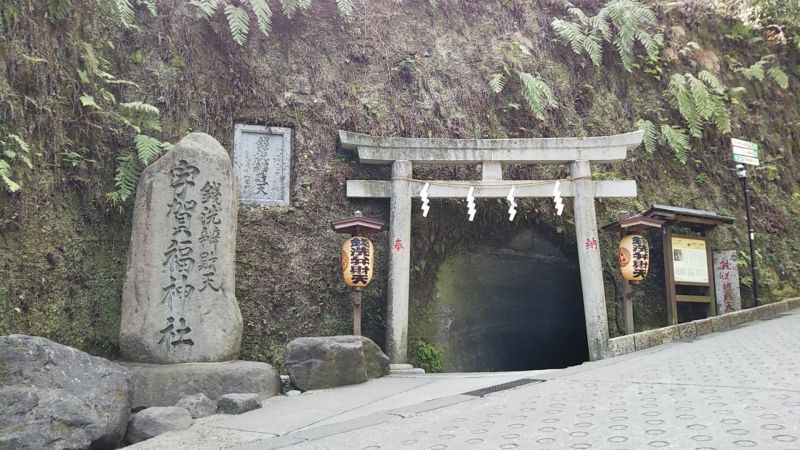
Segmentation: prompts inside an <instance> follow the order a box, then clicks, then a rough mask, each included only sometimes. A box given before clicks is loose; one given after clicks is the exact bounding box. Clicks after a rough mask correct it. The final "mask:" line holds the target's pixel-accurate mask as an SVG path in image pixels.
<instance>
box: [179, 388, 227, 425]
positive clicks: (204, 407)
mask: <svg viewBox="0 0 800 450" xmlns="http://www.w3.org/2000/svg"><path fill="white" fill-rule="evenodd" d="M175 406H177V407H179V408H185V409H186V410H187V411H189V414H190V415H191V416H192V419H199V418H201V417H206V416H210V415H212V414H216V412H217V402H215V401H214V400H211V399H210V398H208V397H207V396H206V395H205V394H202V393H200V394H194V395H187V396H186V397H183V398H182V399H180V400H178V403H176V404H175Z"/></svg>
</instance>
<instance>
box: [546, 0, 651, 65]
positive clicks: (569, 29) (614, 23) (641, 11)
mask: <svg viewBox="0 0 800 450" xmlns="http://www.w3.org/2000/svg"><path fill="white" fill-rule="evenodd" d="M565 6H566V8H567V11H568V12H569V13H570V15H572V16H573V17H574V18H575V20H576V21H575V22H570V21H567V20H563V19H555V20H553V22H552V26H553V30H554V31H555V32H556V35H557V36H558V37H559V38H560V39H562V40H563V41H565V42H566V43H568V44H569V45H570V47H572V51H573V52H575V54H577V55H580V54H583V53H585V54H586V55H587V56H588V57H589V58H590V59H591V60H592V63H593V64H594V65H595V66H596V67H600V65H601V64H602V62H603V42H607V43H609V44H611V45H613V46H614V47H615V48H616V49H617V52H618V53H619V57H620V60H621V61H622V67H624V68H625V70H626V71H628V72H632V71H633V69H634V65H635V59H634V47H635V45H636V43H637V42H639V43H640V44H641V45H642V46H643V47H644V49H645V51H646V52H647V56H648V57H649V58H655V57H656V56H657V55H658V52H659V50H660V49H661V47H662V46H663V44H664V36H663V35H662V34H661V33H653V32H651V31H648V30H652V29H654V28H655V27H656V25H657V24H658V20H657V19H656V15H655V13H653V10H652V9H650V7H648V6H646V5H643V4H641V3H639V2H637V1H635V0H610V1H609V2H607V3H606V4H605V6H603V7H602V8H601V9H600V11H598V12H597V14H596V15H594V16H591V17H589V16H587V15H586V14H585V13H584V12H583V10H582V9H580V8H577V7H575V6H574V5H573V4H572V3H570V2H565Z"/></svg>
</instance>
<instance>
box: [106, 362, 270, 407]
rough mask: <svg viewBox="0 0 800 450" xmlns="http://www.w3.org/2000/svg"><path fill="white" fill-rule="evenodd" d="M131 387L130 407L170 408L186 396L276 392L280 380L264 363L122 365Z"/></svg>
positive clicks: (217, 397)
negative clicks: (125, 369)
mask: <svg viewBox="0 0 800 450" xmlns="http://www.w3.org/2000/svg"><path fill="white" fill-rule="evenodd" d="M121 365H122V366H124V367H125V368H127V369H128V371H129V373H130V377H131V382H132V384H133V407H134V408H136V407H142V406H144V407H149V406H172V405H174V404H175V403H177V401H178V400H180V399H181V398H182V397H184V396H186V395H193V394H199V393H203V394H205V395H207V396H208V397H209V398H210V399H212V400H218V399H219V398H220V397H222V396H223V395H225V394H241V393H252V394H261V395H262V396H273V395H276V394H278V393H280V378H279V376H278V373H277V372H276V371H275V369H274V368H273V367H272V366H271V365H269V364H266V363H261V362H254V361H227V362H221V363H185V364H143V363H131V362H122V363H121Z"/></svg>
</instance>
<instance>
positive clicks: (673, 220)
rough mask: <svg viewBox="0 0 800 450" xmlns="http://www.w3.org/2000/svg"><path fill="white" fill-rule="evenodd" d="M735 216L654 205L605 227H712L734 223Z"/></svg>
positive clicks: (622, 228) (627, 228) (607, 228)
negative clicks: (678, 225)
mask: <svg viewBox="0 0 800 450" xmlns="http://www.w3.org/2000/svg"><path fill="white" fill-rule="evenodd" d="M733 222H734V219H733V217H727V216H720V215H719V214H717V213H715V212H714V211H702V210H699V209H689V208H679V207H676V206H665V205H653V206H651V207H650V209H648V210H647V211H644V212H640V213H638V214H635V215H633V216H631V217H628V218H625V219H620V220H619V221H617V222H613V223H610V224H608V225H605V226H604V227H603V229H604V230H607V231H623V230H624V231H643V230H646V229H653V228H662V227H663V225H665V224H666V225H668V226H672V225H676V224H682V225H686V226H689V227H692V228H695V229H711V228H715V227H717V226H719V225H725V224H730V223H733Z"/></svg>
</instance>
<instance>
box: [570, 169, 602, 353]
mask: <svg viewBox="0 0 800 450" xmlns="http://www.w3.org/2000/svg"><path fill="white" fill-rule="evenodd" d="M569 171H570V176H571V177H572V178H573V180H574V181H573V183H574V185H575V202H574V210H575V236H576V239H577V241H578V263H579V265H580V270H581V288H582V290H583V315H584V317H585V318H586V339H587V343H588V347H589V358H590V359H591V360H592V361H595V360H598V359H603V358H605V357H606V356H607V355H608V319H607V315H606V299H605V288H604V286H603V263H602V261H601V259H600V244H599V238H598V236H597V216H596V215H595V210H594V184H593V183H592V170H591V168H590V167H589V161H574V162H571V163H570V165H569Z"/></svg>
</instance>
